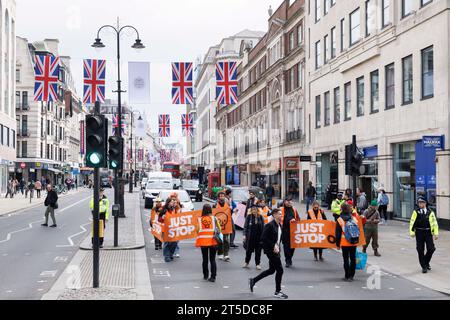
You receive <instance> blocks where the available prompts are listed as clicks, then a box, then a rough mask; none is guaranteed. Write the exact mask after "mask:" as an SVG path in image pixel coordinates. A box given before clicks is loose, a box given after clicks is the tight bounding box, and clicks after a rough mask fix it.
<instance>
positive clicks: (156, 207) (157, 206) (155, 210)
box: [150, 197, 163, 250]
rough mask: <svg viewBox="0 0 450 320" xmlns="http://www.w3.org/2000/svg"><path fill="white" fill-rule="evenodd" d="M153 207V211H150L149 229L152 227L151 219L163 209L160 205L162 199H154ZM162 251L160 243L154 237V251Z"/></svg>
mask: <svg viewBox="0 0 450 320" xmlns="http://www.w3.org/2000/svg"><path fill="white" fill-rule="evenodd" d="M154 202H155V205H154V206H153V209H152V211H151V214H150V227H153V219H154V217H155V216H156V215H159V214H160V212H161V210H162V209H163V205H162V199H161V198H159V197H158V198H156V199H155V201H154ZM161 249H162V242H161V241H160V240H159V239H158V238H157V237H155V250H161Z"/></svg>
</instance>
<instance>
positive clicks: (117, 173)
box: [92, 19, 145, 223]
mask: <svg viewBox="0 0 450 320" xmlns="http://www.w3.org/2000/svg"><path fill="white" fill-rule="evenodd" d="M105 28H110V29H112V30H114V31H115V33H116V42H117V90H115V91H113V92H117V118H118V121H117V122H118V123H117V130H116V133H115V135H116V136H118V137H122V95H121V94H122V92H126V91H124V90H122V87H121V84H122V82H121V80H120V35H121V33H122V31H123V30H125V29H133V30H134V31H136V34H137V38H136V40H135V43H134V44H133V45H132V46H131V47H132V48H133V49H143V48H145V46H144V45H143V44H142V42H141V39H140V38H139V32H138V31H137V29H136V28H135V27H133V26H130V25H126V26H123V27H120V24H119V19H117V26H116V27H114V26H112V25H104V26H102V27H100V29H98V31H97V38H95V42H94V44H93V45H92V47H94V48H99V49H101V48H104V47H105V45H104V44H103V43H102V40H101V38H100V31H102V29H105ZM122 154H123V150H122ZM121 167H122V169H120V170H117V169H115V170H114V177H115V179H114V204H120V215H119V217H121V218H124V217H125V213H124V212H125V211H124V209H125V208H124V199H123V196H124V194H123V188H122V185H123V181H122V174H123V158H122V166H121ZM119 180H120V182H119ZM114 222H115V223H116V220H115V221H114Z"/></svg>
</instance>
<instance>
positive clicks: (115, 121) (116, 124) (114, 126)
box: [112, 114, 126, 135]
mask: <svg viewBox="0 0 450 320" xmlns="http://www.w3.org/2000/svg"><path fill="white" fill-rule="evenodd" d="M125 126H126V124H125V123H123V119H122V126H121V127H122V135H124V134H125ZM118 127H119V115H117V114H115V115H114V116H113V121H112V134H113V135H115V134H116V129H117V128H118Z"/></svg>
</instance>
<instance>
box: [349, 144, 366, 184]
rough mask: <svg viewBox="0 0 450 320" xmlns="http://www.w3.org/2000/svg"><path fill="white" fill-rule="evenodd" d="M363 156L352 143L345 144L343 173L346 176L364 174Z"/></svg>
mask: <svg viewBox="0 0 450 320" xmlns="http://www.w3.org/2000/svg"><path fill="white" fill-rule="evenodd" d="M363 158H364V157H363V156H362V154H361V152H360V151H359V150H358V148H357V147H356V146H354V145H352V144H349V145H346V146H345V174H346V175H348V176H352V175H354V174H355V175H357V176H360V175H362V174H364V166H363Z"/></svg>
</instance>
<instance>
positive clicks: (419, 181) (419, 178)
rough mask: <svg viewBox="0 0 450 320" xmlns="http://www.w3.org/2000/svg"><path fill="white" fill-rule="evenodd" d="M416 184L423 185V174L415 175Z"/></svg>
mask: <svg viewBox="0 0 450 320" xmlns="http://www.w3.org/2000/svg"><path fill="white" fill-rule="evenodd" d="M416 184H417V185H425V176H424V175H417V176H416Z"/></svg>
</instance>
